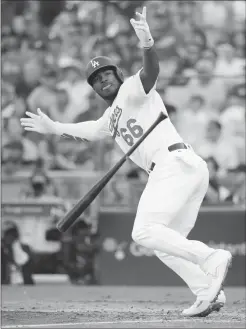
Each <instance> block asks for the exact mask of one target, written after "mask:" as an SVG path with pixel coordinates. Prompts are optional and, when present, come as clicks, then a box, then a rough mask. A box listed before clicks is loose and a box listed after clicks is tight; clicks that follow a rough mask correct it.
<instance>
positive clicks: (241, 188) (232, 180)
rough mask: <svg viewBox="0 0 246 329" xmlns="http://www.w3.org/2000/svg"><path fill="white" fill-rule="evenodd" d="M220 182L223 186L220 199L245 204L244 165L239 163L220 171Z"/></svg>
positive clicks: (245, 175) (245, 178) (245, 169)
mask: <svg viewBox="0 0 246 329" xmlns="http://www.w3.org/2000/svg"><path fill="white" fill-rule="evenodd" d="M219 181H220V184H221V185H222V186H224V193H223V194H222V197H221V200H222V201H225V202H232V203H234V204H237V205H244V206H245V205H246V190H245V188H246V165H245V164H241V165H238V166H235V167H234V168H231V169H228V170H227V171H225V172H223V173H221V175H220V177H219Z"/></svg>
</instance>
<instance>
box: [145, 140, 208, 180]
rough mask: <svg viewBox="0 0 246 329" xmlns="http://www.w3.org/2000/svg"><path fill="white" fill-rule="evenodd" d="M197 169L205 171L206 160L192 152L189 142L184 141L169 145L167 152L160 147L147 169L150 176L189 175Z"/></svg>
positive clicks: (197, 170)
mask: <svg viewBox="0 0 246 329" xmlns="http://www.w3.org/2000/svg"><path fill="white" fill-rule="evenodd" d="M199 171H205V172H206V171H207V165H206V162H205V161H204V160H203V159H202V158H201V157H200V156H198V155H197V154H196V153H195V152H194V150H193V149H192V147H191V146H190V145H189V144H185V143H175V144H172V145H170V146H169V147H168V152H167V150H166V149H165V150H163V149H160V150H159V151H158V152H157V153H156V155H155V156H154V157H153V161H152V162H151V164H150V165H149V169H148V173H149V174H150V177H156V176H158V175H161V176H163V175H164V177H170V176H173V175H183V174H189V175H190V174H192V173H196V172H199Z"/></svg>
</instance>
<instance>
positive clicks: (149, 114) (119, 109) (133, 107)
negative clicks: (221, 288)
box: [99, 71, 183, 170]
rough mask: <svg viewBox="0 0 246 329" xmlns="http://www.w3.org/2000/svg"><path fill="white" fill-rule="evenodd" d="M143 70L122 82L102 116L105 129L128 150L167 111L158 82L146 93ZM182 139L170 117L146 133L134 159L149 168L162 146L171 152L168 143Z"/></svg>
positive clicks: (131, 157) (122, 147)
mask: <svg viewBox="0 0 246 329" xmlns="http://www.w3.org/2000/svg"><path fill="white" fill-rule="evenodd" d="M139 73H140V71H139V72H138V73H137V74H135V75H133V76H131V77H129V78H128V79H127V80H126V81H125V82H124V83H123V84H122V85H121V87H120V89H119V92H118V94H117V96H116V98H115V100H114V102H113V104H112V105H111V106H110V107H108V108H107V110H106V111H105V113H104V114H103V116H102V117H101V118H100V119H99V120H100V121H101V122H102V121H103V122H104V124H103V125H102V126H103V128H102V130H104V132H106V133H107V134H110V135H111V136H113V137H114V138H115V141H116V142H117V143H118V145H119V146H120V148H121V149H122V151H123V152H124V153H126V152H128V151H129V149H130V148H131V147H132V146H133V145H134V144H135V143H136V141H137V140H138V139H139V138H140V137H141V136H142V135H143V134H144V132H145V131H146V130H148V128H149V127H150V126H151V125H152V124H153V122H154V121H155V120H156V119H157V117H158V115H159V114H160V112H161V111H162V112H163V113H165V114H167V111H166V108H165V105H164V103H163V101H162V99H161V97H160V95H159V94H158V92H157V91H156V90H155V88H156V85H155V86H154V87H153V88H152V89H151V91H150V92H149V93H148V94H146V93H145V91H144V88H143V85H142V82H141V80H140V76H139ZM102 126H101V127H102ZM179 142H183V140H182V138H181V137H180V136H179V134H178V133H177V131H176V129H175V127H174V126H173V124H172V123H171V121H170V119H169V118H167V119H165V120H164V121H162V122H161V123H160V124H159V125H158V126H157V127H156V128H155V129H154V130H153V131H152V132H151V133H150V134H149V136H147V137H146V139H145V140H144V141H143V142H142V143H141V144H140V145H139V146H138V148H137V149H136V150H135V151H134V152H133V154H132V155H131V156H130V159H131V160H132V161H133V162H135V163H136V164H137V165H138V166H139V167H141V168H143V169H145V170H148V169H149V168H150V165H151V163H152V161H153V160H154V156H155V155H156V154H157V152H158V151H159V150H160V149H161V150H162V151H164V152H165V150H166V152H167V153H168V146H170V145H172V144H175V143H179Z"/></svg>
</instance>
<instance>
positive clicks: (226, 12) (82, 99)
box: [1, 0, 246, 204]
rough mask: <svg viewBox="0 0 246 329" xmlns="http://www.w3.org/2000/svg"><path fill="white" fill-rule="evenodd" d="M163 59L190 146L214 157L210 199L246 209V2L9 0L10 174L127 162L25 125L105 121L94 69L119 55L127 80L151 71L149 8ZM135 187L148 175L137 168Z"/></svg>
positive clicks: (5, 139) (129, 170)
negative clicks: (144, 17)
mask: <svg viewBox="0 0 246 329" xmlns="http://www.w3.org/2000/svg"><path fill="white" fill-rule="evenodd" d="M144 3H145V4H146V5H147V7H148V22H149V25H150V28H151V31H152V34H153V37H154V39H155V44H156V47H157V49H158V54H159V58H160V67H161V70H160V76H159V79H158V84H157V89H158V91H159V92H160V94H161V96H162V97H163V100H164V102H165V104H166V108H167V111H168V113H169V115H170V118H171V120H172V121H173V123H174V125H175V126H176V128H177V130H178V131H179V132H180V133H181V135H182V137H183V138H184V140H185V141H186V142H187V143H190V144H191V145H192V147H193V148H194V149H195V150H196V151H197V153H199V154H200V155H201V156H202V157H203V158H204V159H206V160H207V162H208V166H209V170H210V186H209V190H208V194H207V197H206V201H207V202H212V203H213V202H221V201H231V202H233V203H235V204H242V203H243V204H244V203H245V175H246V169H245V2H244V1H184V0H182V1H58V0H56V1H51V0H50V1H21V0H19V1H2V2H1V6H2V31H1V34H2V35H1V36H2V42H1V52H2V58H1V62H2V76H1V93H2V98H1V108H2V120H3V122H2V128H3V132H2V150H3V151H2V168H3V174H4V175H13V174H15V173H16V172H17V171H18V170H23V169H25V170H31V169H30V168H32V166H33V164H34V165H35V163H37V162H39V161H40V158H42V161H43V162H44V163H45V167H46V168H47V169H49V170H74V169H80V170H82V171H83V172H85V171H94V170H106V169H107V168H108V167H109V166H110V165H112V164H113V163H115V161H116V160H117V159H118V158H119V156H120V155H121V151H120V150H119V149H118V148H117V147H115V146H114V144H113V143H112V142H111V141H110V140H105V141H103V142H95V143H90V144H85V143H80V142H78V141H74V140H70V139H59V138H57V137H54V136H47V137H45V138H44V137H41V136H40V135H38V134H36V133H26V132H24V130H23V129H22V128H21V126H20V121H19V119H20V118H21V117H23V116H24V115H25V111H26V110H29V111H32V112H36V110H37V108H38V107H40V108H41V109H42V110H43V111H44V112H45V113H46V114H48V115H49V116H50V117H51V118H52V119H53V120H55V121H60V122H79V121H86V120H93V119H97V118H98V117H99V116H100V115H101V114H102V113H103V112H104V110H105V108H106V105H105V103H104V102H103V100H101V99H100V98H98V97H97V96H96V95H95V93H94V92H93V90H92V89H91V87H90V86H89V85H88V84H87V82H86V77H85V65H86V64H87V62H88V61H89V60H90V59H91V58H92V57H94V56H96V55H105V56H109V57H111V58H112V59H114V61H115V62H116V63H117V64H118V65H119V66H120V67H121V68H122V70H123V72H124V74H125V76H126V77H128V76H130V75H131V74H134V73H136V71H137V70H139V69H140V68H141V48H140V47H139V44H138V41H137V37H136V35H135V33H134V31H133V29H132V27H131V26H130V23H129V19H130V18H131V17H133V15H134V13H135V11H136V10H137V8H139V7H142V6H143V4H144ZM121 175H125V176H126V177H127V178H128V179H129V180H130V179H138V180H139V181H141V182H144V181H145V180H146V175H145V174H144V173H143V172H142V171H141V170H139V169H137V168H135V166H133V164H131V163H128V165H126V166H124V168H122V170H121Z"/></svg>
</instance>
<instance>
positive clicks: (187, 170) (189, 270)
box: [132, 150, 214, 297]
mask: <svg viewBox="0 0 246 329" xmlns="http://www.w3.org/2000/svg"><path fill="white" fill-rule="evenodd" d="M154 162H155V163H156V166H155V168H154V170H153V172H151V173H150V175H149V180H148V183H147V185H146V187H145V190H144V191H143V194H142V196H141V198H140V201H139V205H138V210H137V215H136V219H135V222H134V227H133V231H132V238H133V240H134V241H135V242H136V243H138V244H140V245H142V246H144V247H146V248H149V249H152V250H154V251H155V254H156V256H157V257H158V258H159V259H160V260H161V261H162V262H163V263H164V264H166V265H167V266H168V267H169V268H171V269H172V270H173V271H174V272H176V273H177V274H178V275H179V276H180V277H181V278H182V279H183V280H184V281H185V282H186V284H187V285H188V286H189V288H190V289H191V291H192V292H193V293H194V294H195V295H197V296H199V297H202V295H203V293H204V294H205V289H206V288H207V287H208V284H209V282H208V278H207V276H206V274H205V273H204V272H203V271H202V269H201V267H200V265H202V264H203V262H204V261H205V259H206V258H207V257H209V256H210V255H211V253H212V252H213V251H214V249H212V248H209V247H208V246H207V245H205V244H204V243H202V242H199V241H191V240H188V239H187V238H186V237H187V235H188V234H189V233H190V231H191V230H192V228H193V226H194V224H195V222H196V219H197V214H198V212H199V209H200V206H201V203H202V200H203V198H204V196H205V194H206V191H207V187H208V180H209V174H208V169H207V165H206V163H205V161H203V160H202V159H201V158H200V157H199V156H197V155H196V154H195V153H194V152H193V151H192V150H177V151H173V152H170V153H169V154H168V157H165V158H164V157H163V159H162V157H161V154H158V157H157V158H156V159H155V161H154Z"/></svg>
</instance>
